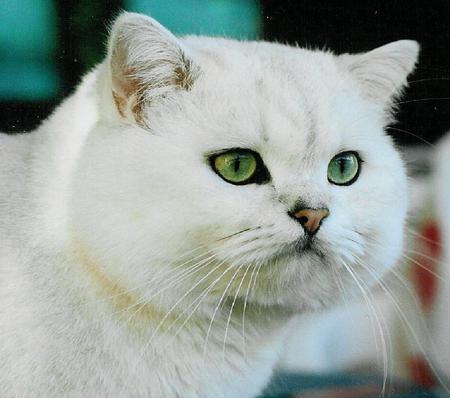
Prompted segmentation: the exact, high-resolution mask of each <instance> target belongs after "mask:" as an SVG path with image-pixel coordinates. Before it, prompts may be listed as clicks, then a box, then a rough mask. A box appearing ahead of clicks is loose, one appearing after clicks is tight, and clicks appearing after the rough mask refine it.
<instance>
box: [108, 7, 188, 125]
mask: <svg viewBox="0 0 450 398" xmlns="http://www.w3.org/2000/svg"><path fill="white" fill-rule="evenodd" d="M107 62H108V68H109V76H110V80H111V89H112V96H113V100H114V103H115V106H116V108H117V111H118V113H119V115H120V117H122V118H125V119H128V120H131V121H133V122H136V123H138V124H139V125H145V116H144V114H143V113H144V110H145V106H146V105H148V104H150V103H151V102H152V101H155V100H157V98H158V97H161V96H163V95H165V94H167V93H169V92H170V91H172V90H180V89H181V90H185V89H189V88H190V86H191V85H192V84H193V81H194V79H195V77H196V73H197V69H196V67H195V66H194V65H193V63H192V61H191V59H190V58H189V56H188V55H187V54H186V51H185V49H183V47H182V45H181V43H180V42H179V41H178V39H177V38H176V37H175V36H174V35H173V34H172V33H171V32H169V31H168V30H167V29H166V28H164V27H163V26H162V25H161V24H159V23H158V22H157V21H155V20H154V19H152V18H150V17H147V16H144V15H141V14H135V13H128V12H125V13H122V14H121V15H120V16H119V17H118V18H117V19H116V20H115V22H114V23H113V25H112V27H111V33H110V37H109V43H108V59H107Z"/></svg>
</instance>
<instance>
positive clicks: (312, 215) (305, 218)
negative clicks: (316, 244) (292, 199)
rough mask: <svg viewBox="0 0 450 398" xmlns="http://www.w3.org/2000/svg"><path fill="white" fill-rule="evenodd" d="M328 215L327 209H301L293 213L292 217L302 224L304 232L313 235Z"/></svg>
mask: <svg viewBox="0 0 450 398" xmlns="http://www.w3.org/2000/svg"><path fill="white" fill-rule="evenodd" d="M329 215H330V211H329V210H328V209H325V208H323V209H309V208H306V209H302V210H299V211H297V212H296V213H294V217H295V218H296V219H297V220H298V222H299V223H300V224H301V225H302V227H303V229H304V230H305V232H306V233H308V234H310V235H314V234H315V233H316V232H317V231H318V230H319V228H320V225H321V223H322V221H323V220H324V219H325V218H327V217H328V216H329Z"/></svg>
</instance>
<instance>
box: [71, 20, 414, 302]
mask: <svg viewBox="0 0 450 398" xmlns="http://www.w3.org/2000/svg"><path fill="white" fill-rule="evenodd" d="M417 52H418V48H417V44H416V43H414V42H410V41H401V42H396V43H392V44H390V45H387V46H384V47H381V48H379V49H376V50H374V51H372V52H369V53H365V54H360V55H343V56H334V55H332V54H330V53H325V52H320V51H307V50H302V49H298V48H293V47H288V46H284V45H279V44H271V43H264V42H260V43H258V42H249V43H245V42H235V41H231V40H225V39H212V38H204V37H187V38H184V39H180V40H178V39H176V38H175V37H174V36H172V35H171V34H170V33H169V32H168V31H166V30H165V29H164V28H163V27H161V26H160V25H159V24H158V23H157V22H155V21H154V20H152V19H150V18H147V17H143V16H138V15H135V14H124V15H122V16H121V17H119V19H118V20H117V21H116V23H115V24H114V26H113V29H112V33H111V38H110V45H109V55H108V59H107V61H106V62H105V64H104V65H103V66H102V68H103V69H104V73H105V74H106V75H105V76H106V79H105V80H106V84H105V86H104V87H103V92H102V93H103V94H102V96H101V99H100V102H101V109H103V110H102V114H101V116H100V122H99V124H98V125H97V127H96V128H95V129H94V130H93V131H92V132H91V133H90V135H89V137H88V138H87V142H86V144H85V145H84V150H83V152H82V154H81V156H80V159H79V163H78V168H77V172H76V175H75V178H74V183H73V189H72V205H71V206H70V207H71V208H72V209H73V210H72V214H71V226H72V227H71V228H72V231H73V236H74V240H76V241H77V242H78V244H79V245H82V246H83V251H84V252H86V253H88V254H87V256H88V257H89V258H91V259H95V260H93V261H94V262H95V264H97V265H98V267H99V268H101V269H102V272H105V274H106V275H107V276H108V278H109V279H110V280H112V281H114V283H115V284H117V285H120V286H122V288H123V289H125V290H133V291H135V292H138V293H139V295H140V296H141V297H143V299H144V300H154V299H156V298H157V299H158V300H160V302H162V303H168V305H169V303H170V305H173V304H174V303H175V304H177V303H178V305H180V306H185V305H190V304H191V303H193V302H194V300H195V299H197V300H200V299H201V300H200V301H201V302H202V305H203V304H204V305H205V306H208V305H215V304H217V302H218V300H219V301H220V300H225V299H227V298H229V299H231V300H242V299H243V298H245V299H246V300H248V301H249V302H250V303H257V304H260V305H268V306H271V305H280V306H283V307H285V308H287V309H290V310H294V311H302V310H305V309H311V308H317V307H320V306H322V305H327V304H329V303H332V302H335V301H336V299H337V298H338V297H340V296H342V290H346V291H348V292H351V291H354V290H357V289H359V288H366V287H367V285H370V284H371V283H373V282H374V280H375V278H378V277H379V276H380V275H381V274H382V273H383V272H384V271H385V270H386V269H388V268H389V267H391V266H392V264H393V263H394V262H395V260H396V259H397V257H398V255H399V253H400V251H401V247H402V227H403V222H404V218H405V212H406V207H407V204H406V176H405V171H404V167H403V164H402V161H401V159H400V157H399V155H398V153H397V151H396V150H395V148H394V147H393V145H392V142H391V140H390V139H389V138H388V137H387V136H386V135H385V134H384V132H383V127H384V125H385V124H386V123H387V120H388V118H389V109H390V106H391V102H392V99H393V97H394V96H395V95H396V94H398V92H399V90H400V89H401V88H402V86H404V84H405V82H406V76H407V75H408V73H409V72H410V71H411V70H412V69H413V67H414V64H415V61H416V58H417Z"/></svg>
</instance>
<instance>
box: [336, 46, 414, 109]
mask: <svg viewBox="0 0 450 398" xmlns="http://www.w3.org/2000/svg"><path fill="white" fill-rule="evenodd" d="M418 56H419V44H418V43H417V42H416V41H413V40H399V41H395V42H392V43H389V44H386V45H384V46H382V47H378V48H376V49H375V50H372V51H369V52H367V53H362V54H353V55H350V54H344V55H341V56H339V60H340V62H342V63H343V65H344V67H345V68H346V69H347V70H348V71H350V73H351V74H352V76H353V77H354V78H355V79H356V80H357V82H358V84H359V86H360V88H361V90H362V93H363V95H364V96H365V97H366V98H368V99H369V100H371V101H373V102H375V103H376V104H378V105H380V106H382V107H383V108H389V107H390V106H391V104H392V101H393V100H394V99H395V97H396V96H398V95H400V94H401V92H402V89H403V88H404V87H406V85H407V77H408V75H409V74H410V73H411V72H412V71H413V70H414V67H415V65H416V63H417V60H418Z"/></svg>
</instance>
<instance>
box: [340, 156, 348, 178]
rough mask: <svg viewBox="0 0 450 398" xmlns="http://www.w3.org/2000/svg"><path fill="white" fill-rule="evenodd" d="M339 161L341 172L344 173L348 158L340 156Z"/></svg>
mask: <svg viewBox="0 0 450 398" xmlns="http://www.w3.org/2000/svg"><path fill="white" fill-rule="evenodd" d="M338 162H339V171H340V172H341V174H344V171H345V164H346V163H347V159H345V158H340V159H339V161H338Z"/></svg>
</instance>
